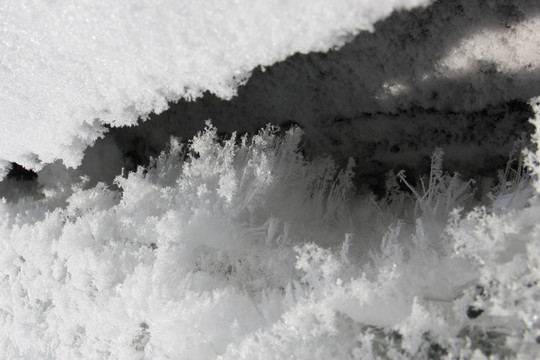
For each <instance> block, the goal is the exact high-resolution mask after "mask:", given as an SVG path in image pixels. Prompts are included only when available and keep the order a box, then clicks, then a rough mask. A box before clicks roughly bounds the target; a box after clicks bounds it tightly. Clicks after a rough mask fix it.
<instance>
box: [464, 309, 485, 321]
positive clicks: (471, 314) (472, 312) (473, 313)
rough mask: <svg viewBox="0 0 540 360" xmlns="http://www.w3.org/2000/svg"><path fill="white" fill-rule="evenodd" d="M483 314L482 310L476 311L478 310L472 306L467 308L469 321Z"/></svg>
mask: <svg viewBox="0 0 540 360" xmlns="http://www.w3.org/2000/svg"><path fill="white" fill-rule="evenodd" d="M483 312H484V310H482V309H478V308H476V307H474V306H469V307H468V308H467V317H468V318H469V319H476V318H477V317H479V316H480V315H482V313H483Z"/></svg>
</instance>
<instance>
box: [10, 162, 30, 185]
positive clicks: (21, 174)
mask: <svg viewBox="0 0 540 360" xmlns="http://www.w3.org/2000/svg"><path fill="white" fill-rule="evenodd" d="M37 177H38V175H37V173H36V172H34V171H32V170H27V169H25V168H23V167H22V166H21V165H19V164H17V163H11V170H10V171H9V173H8V174H7V178H8V179H11V180H17V181H33V180H36V179H37Z"/></svg>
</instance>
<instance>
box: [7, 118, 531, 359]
mask: <svg viewBox="0 0 540 360" xmlns="http://www.w3.org/2000/svg"><path fill="white" fill-rule="evenodd" d="M535 121H536V122H537V120H535ZM536 122H535V123H536ZM301 137H302V132H301V130H299V129H298V128H292V129H291V130H289V131H286V132H285V133H283V132H282V131H281V130H279V128H276V127H272V126H268V127H267V128H265V129H263V130H262V131H261V132H260V133H259V134H258V135H255V136H253V137H248V136H243V137H240V138H238V137H237V136H236V135H235V134H233V135H232V137H231V138H230V139H228V140H221V139H220V138H219V137H218V136H217V130H216V129H215V128H214V127H213V126H212V125H211V124H210V123H207V127H206V130H205V131H204V132H202V133H200V134H199V135H198V136H196V137H195V138H194V139H193V140H192V141H191V142H190V143H189V144H188V145H182V144H181V143H179V142H178V141H177V140H175V139H172V140H171V142H170V147H169V150H168V151H167V152H165V153H163V154H162V155H161V156H160V157H158V158H157V159H154V160H153V161H152V162H151V164H150V166H148V167H147V168H139V169H138V170H137V171H136V172H132V173H129V174H128V175H127V177H126V178H123V177H118V178H117V185H118V186H119V189H120V190H118V191H113V190H110V189H108V188H107V187H106V186H105V185H103V184H99V185H98V186H96V187H94V188H89V189H86V188H85V186H84V184H83V183H81V185H79V186H74V187H73V188H72V189H71V190H69V191H64V192H62V191H52V190H51V189H49V192H47V194H49V195H48V196H46V197H42V198H36V199H31V198H27V199H23V200H21V201H19V202H17V203H7V202H6V201H4V202H3V203H2V204H1V211H2V216H1V219H2V220H1V221H2V223H1V228H0V229H1V231H2V235H1V236H2V239H3V241H2V242H1V243H0V246H1V247H2V249H1V251H0V273H1V275H2V276H1V282H2V285H1V286H2V289H3V291H2V292H1V293H0V310H1V311H0V321H1V322H2V327H1V328H2V331H1V333H0V336H1V337H2V340H1V344H2V351H3V353H4V354H6V356H7V357H12V358H19V357H25V356H26V357H32V358H40V357H41V358H58V359H71V358H99V359H101V358H103V359H105V358H114V359H137V358H139V359H143V358H152V359H166V358H173V359H174V358H196V359H205V358H208V359H210V358H221V359H257V358H290V357H294V358H300V359H328V358H350V359H354V358H357V359H364V358H399V357H401V358H409V357H415V358H437V357H440V358H450V359H451V358H464V359H467V358H482V357H485V356H491V355H493V356H518V355H519V356H523V357H525V358H527V357H528V356H533V354H535V353H537V351H538V346H539V345H538V343H537V339H538V338H539V336H540V326H538V314H539V311H540V309H538V301H537V300H538V296H540V292H539V288H538V278H537V274H538V270H539V266H540V262H539V261H540V260H539V258H538V256H537V254H538V253H540V252H539V251H540V249H537V247H538V246H537V245H536V242H537V241H536V239H538V234H537V230H538V229H537V225H536V223H537V215H536V214H537V211H538V204H537V202H538V201H537V195H534V196H533V197H532V199H531V200H530V201H529V203H528V204H527V203H525V204H522V206H521V208H516V209H515V210H512V211H501V210H500V209H499V210H496V211H495V210H494V211H491V210H490V209H489V208H486V207H476V208H475V207H474V199H473V198H472V197H471V196H467V195H468V194H471V192H472V191H473V189H472V187H471V184H470V183H469V182H467V181H464V180H461V179H459V177H458V176H457V175H453V176H452V175H450V174H448V173H446V172H444V171H443V168H442V166H443V165H442V161H443V156H444V154H443V153H442V151H440V150H436V151H435V153H434V155H433V158H432V167H431V171H430V172H431V175H430V177H429V180H428V181H427V182H420V183H419V185H418V186H417V187H414V186H412V185H411V184H410V183H409V182H407V180H406V178H405V176H404V174H403V173H400V174H399V175H398V176H395V175H390V178H389V181H388V184H389V186H391V189H390V191H389V192H388V195H387V197H386V198H384V199H375V198H373V197H371V198H367V199H365V198H363V197H360V198H359V197H358V196H360V195H355V191H354V189H353V184H352V181H351V178H352V176H353V171H354V163H353V162H351V163H350V164H349V167H348V168H346V169H344V170H342V171H339V168H338V167H337V166H336V165H335V164H334V162H333V161H332V160H331V159H328V158H326V159H325V158H318V159H314V160H311V161H308V160H306V159H305V158H304V157H303V156H302V154H301V152H300V149H299V147H300V145H301ZM527 159H528V160H527V161H528V163H535V162H536V161H537V160H536V155H535V154H534V153H532V152H530V153H529V155H528V157H527ZM523 174H524V175H523V177H520V178H519V179H517V178H512V179H503V180H509V181H510V182H517V181H520V182H523V181H525V183H523V184H524V185H522V186H519V187H507V188H506V189H507V190H506V192H505V191H499V192H497V193H493V194H492V195H493V196H494V197H497V196H498V197H503V196H506V195H509V194H511V192H513V194H514V196H521V193H522V192H524V191H529V190H527V189H529V186H530V185H527V184H530V181H529V180H527V179H528V178H529V176H530V174H528V173H523ZM392 176H394V178H393V180H392V181H391V179H392ZM534 179H535V180H534V181H533V184H536V183H537V181H538V180H536V179H537V178H536V177H535V178H534ZM400 182H401V184H400ZM408 187H410V189H408ZM528 193H529V194H530V192H528ZM495 202H497V198H494V203H495ZM463 208H466V209H471V210H470V211H469V210H463Z"/></svg>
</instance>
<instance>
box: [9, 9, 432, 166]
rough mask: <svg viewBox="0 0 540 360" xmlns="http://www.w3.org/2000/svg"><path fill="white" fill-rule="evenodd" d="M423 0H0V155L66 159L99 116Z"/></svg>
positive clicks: (137, 106)
mask: <svg viewBox="0 0 540 360" xmlns="http://www.w3.org/2000/svg"><path fill="white" fill-rule="evenodd" d="M428 2H429V1H428V0H386V1H378V2H377V3H373V2H370V1H350V0H339V1H332V2H327V1H322V0H318V1H282V0H272V1H255V2H254V1H251V0H237V1H232V0H231V1H205V2H198V1H175V0H169V1H160V2H159V3H156V2H155V1H144V0H141V1H135V2H133V1H128V0H121V1H114V2H111V1H78V2H76V3H73V2H71V1H63V0H62V1H54V2H51V1H46V0H40V1H18V0H9V1H4V2H3V3H2V5H1V6H0V18H2V22H1V24H0V33H1V34H2V35H1V37H0V53H1V54H2V55H1V56H2V57H1V64H2V66H1V67H0V78H1V79H2V85H1V86H0V104H1V108H2V110H3V111H2V113H3V114H2V117H1V120H0V121H1V124H2V130H3V131H2V132H1V134H0V143H1V144H2V146H1V147H0V160H2V161H12V162H17V163H19V164H21V165H23V166H25V167H27V168H33V169H40V168H41V167H42V165H43V164H48V163H52V162H54V161H55V160H57V159H61V160H62V161H63V163H64V164H65V165H66V166H70V167H76V166H77V165H79V164H80V162H81V158H82V155H83V151H84V150H85V149H86V147H87V146H88V145H91V144H92V143H93V142H94V141H95V140H96V139H97V138H99V137H100V136H102V134H103V132H104V131H105V128H104V125H106V124H109V125H113V126H125V125H133V124H135V123H136V121H137V118H138V117H140V116H141V117H145V116H146V115H148V114H149V113H150V112H152V111H153V112H157V113H159V112H161V111H163V110H165V109H166V108H167V102H168V101H176V100H178V99H179V98H187V99H192V98H195V97H198V96H200V95H201V94H202V92H203V91H210V92H212V93H214V94H216V95H217V96H219V97H221V98H226V99H229V98H231V97H232V96H233V95H234V94H235V91H236V87H237V86H238V85H239V84H241V83H242V82H244V81H245V80H246V79H247V78H248V77H249V72H250V71H251V70H252V69H253V68H254V67H255V66H258V65H263V66H264V65H271V64H272V63H274V62H276V61H278V60H283V59H284V58H285V57H286V56H288V55H292V54H293V53H295V52H309V51H326V50H328V49H329V48H332V47H334V46H339V45H341V44H343V42H344V40H345V38H346V36H348V34H351V33H356V32H358V31H359V30H364V29H370V28H372V26H373V24H374V23H375V21H377V20H379V19H381V18H382V17H384V16H387V15H388V14H389V13H390V12H391V11H392V10H393V9H399V8H403V7H413V6H417V5H421V4H427V3H428ZM23 134H24V135H23Z"/></svg>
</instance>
